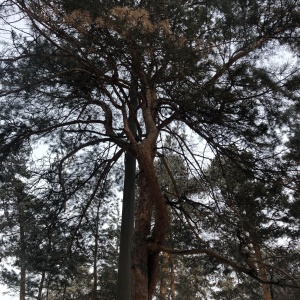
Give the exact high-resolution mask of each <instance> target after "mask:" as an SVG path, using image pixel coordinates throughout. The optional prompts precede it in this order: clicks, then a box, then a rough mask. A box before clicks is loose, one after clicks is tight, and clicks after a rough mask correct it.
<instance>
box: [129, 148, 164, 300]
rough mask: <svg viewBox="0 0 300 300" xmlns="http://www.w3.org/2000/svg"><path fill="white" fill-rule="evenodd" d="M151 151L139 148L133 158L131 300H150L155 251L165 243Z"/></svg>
mask: <svg viewBox="0 0 300 300" xmlns="http://www.w3.org/2000/svg"><path fill="white" fill-rule="evenodd" d="M148 146H149V145H148ZM149 149H150V150H151V151H149ZM152 149H153V148H151V147H150V148H149V147H144V145H142V146H141V147H139V149H138V155H137V156H138V163H139V167H140V177H139V178H140V195H139V198H138V203H137V211H136V222H135V231H134V238H133V239H134V249H133V256H132V262H133V263H132V278H133V299H135V300H140V299H151V297H152V294H153V292H154V290H155V286H156V282H157V277H158V262H159V250H158V248H159V245H162V244H163V243H164V241H165V237H166V231H167V227H168V213H167V205H166V203H165V201H164V197H163V194H162V192H161V190H160V186H159V183H158V180H157V176H156V173H155V169H154V165H153V153H152Z"/></svg>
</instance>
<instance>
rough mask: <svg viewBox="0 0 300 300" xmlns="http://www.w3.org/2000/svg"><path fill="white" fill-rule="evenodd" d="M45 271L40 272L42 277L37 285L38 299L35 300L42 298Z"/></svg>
mask: <svg viewBox="0 0 300 300" xmlns="http://www.w3.org/2000/svg"><path fill="white" fill-rule="evenodd" d="M45 275H46V273H45V271H43V272H42V277H41V281H40V284H39V293H38V297H37V300H42V296H43V294H42V293H43V288H44V282H45Z"/></svg>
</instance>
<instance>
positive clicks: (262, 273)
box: [254, 245, 273, 300]
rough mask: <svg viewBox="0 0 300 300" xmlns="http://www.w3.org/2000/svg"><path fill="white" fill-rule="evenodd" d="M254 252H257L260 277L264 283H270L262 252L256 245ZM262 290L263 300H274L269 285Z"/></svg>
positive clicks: (263, 286) (264, 285)
mask: <svg viewBox="0 0 300 300" xmlns="http://www.w3.org/2000/svg"><path fill="white" fill-rule="evenodd" d="M254 252H255V258H256V261H257V266H258V274H259V277H260V278H261V279H262V280H264V281H268V276H267V272H266V267H265V266H264V264H263V263H262V256H261V251H260V247H259V246H258V245H254ZM262 290H263V299H264V300H272V299H273V298H272V293H271V289H270V285H269V284H263V285H262Z"/></svg>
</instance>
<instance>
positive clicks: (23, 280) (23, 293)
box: [20, 214, 26, 300]
mask: <svg viewBox="0 0 300 300" xmlns="http://www.w3.org/2000/svg"><path fill="white" fill-rule="evenodd" d="M21 216H23V215H22V214H21ZM22 221H23V218H22ZM22 221H21V222H20V244H21V255H20V260H21V272H20V300H25V296H26V264H25V262H24V256H25V231H24V226H23V223H22Z"/></svg>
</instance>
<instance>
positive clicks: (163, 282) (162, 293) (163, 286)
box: [159, 252, 169, 300]
mask: <svg viewBox="0 0 300 300" xmlns="http://www.w3.org/2000/svg"><path fill="white" fill-rule="evenodd" d="M162 259H163V262H162V267H161V279H160V290H159V299H160V300H166V299H167V275H168V263H169V253H168V252H163V258H162Z"/></svg>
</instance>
